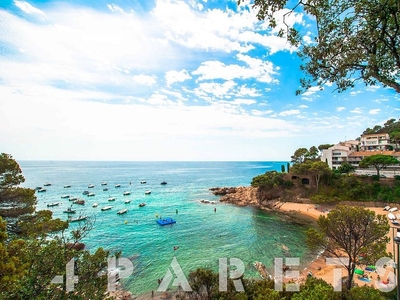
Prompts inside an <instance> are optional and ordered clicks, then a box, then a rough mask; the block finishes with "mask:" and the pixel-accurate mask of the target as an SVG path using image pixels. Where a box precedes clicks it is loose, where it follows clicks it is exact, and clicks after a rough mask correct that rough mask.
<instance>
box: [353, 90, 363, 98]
mask: <svg viewBox="0 0 400 300" xmlns="http://www.w3.org/2000/svg"><path fill="white" fill-rule="evenodd" d="M361 93H362V91H351V92H350V96H353V97H354V96H356V95H358V94H361Z"/></svg>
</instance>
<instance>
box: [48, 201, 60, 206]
mask: <svg viewBox="0 0 400 300" xmlns="http://www.w3.org/2000/svg"><path fill="white" fill-rule="evenodd" d="M58 205H60V202H53V203H49V204H47V207H52V206H58Z"/></svg>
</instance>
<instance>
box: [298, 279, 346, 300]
mask: <svg viewBox="0 0 400 300" xmlns="http://www.w3.org/2000/svg"><path fill="white" fill-rule="evenodd" d="M291 299H292V300H315V299H318V300H336V299H337V300H341V299H342V297H341V294H340V293H337V292H335V291H334V290H333V287H332V286H331V285H330V284H328V283H326V282H325V281H323V280H322V279H317V278H314V277H308V278H307V281H306V283H305V284H304V285H302V286H301V287H300V292H299V293H296V294H294V295H293V297H292V298H291Z"/></svg>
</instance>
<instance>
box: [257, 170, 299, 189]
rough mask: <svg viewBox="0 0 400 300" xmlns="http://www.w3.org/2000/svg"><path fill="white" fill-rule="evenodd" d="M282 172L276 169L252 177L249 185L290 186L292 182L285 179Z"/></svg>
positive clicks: (266, 186) (267, 186)
mask: <svg viewBox="0 0 400 300" xmlns="http://www.w3.org/2000/svg"><path fill="white" fill-rule="evenodd" d="M284 176H285V174H284V173H279V172H276V171H270V172H266V173H265V174H262V175H258V176H256V177H254V178H253V179H252V181H251V186H253V187H262V188H273V187H277V186H281V187H284V188H290V187H292V186H293V182H291V181H290V180H285V178H284Z"/></svg>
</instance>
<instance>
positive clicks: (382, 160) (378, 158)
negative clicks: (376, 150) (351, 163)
mask: <svg viewBox="0 0 400 300" xmlns="http://www.w3.org/2000/svg"><path fill="white" fill-rule="evenodd" d="M398 163H399V161H398V160H397V159H396V158H394V157H393V156H390V155H383V154H375V155H371V156H367V157H364V158H363V160H362V161H360V163H359V166H360V167H361V168H365V167H369V166H373V167H374V168H375V169H376V174H377V175H378V177H379V171H380V170H381V169H383V168H385V167H387V166H390V165H397V164H398Z"/></svg>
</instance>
